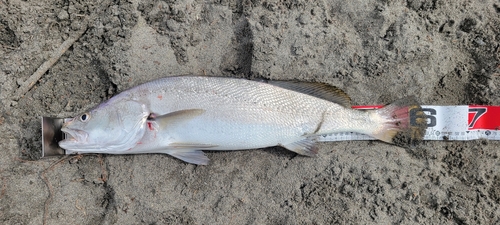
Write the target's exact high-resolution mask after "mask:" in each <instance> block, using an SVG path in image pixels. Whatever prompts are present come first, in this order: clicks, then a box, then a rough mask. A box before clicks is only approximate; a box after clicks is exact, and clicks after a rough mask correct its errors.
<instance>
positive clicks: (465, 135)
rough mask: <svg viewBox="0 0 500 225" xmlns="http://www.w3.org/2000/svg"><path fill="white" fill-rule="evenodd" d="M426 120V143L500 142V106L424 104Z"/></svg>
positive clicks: (347, 136) (351, 136)
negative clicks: (452, 141)
mask: <svg viewBox="0 0 500 225" xmlns="http://www.w3.org/2000/svg"><path fill="white" fill-rule="evenodd" d="M380 107H381V106H356V107H353V108H357V109H375V108H380ZM422 110H423V111H424V112H425V114H426V117H427V130H426V132H425V136H424V140H460V141H467V140H476V139H488V140H500V131H499V129H500V106H484V105H460V106H435V105H423V106H422ZM347 140H374V138H372V137H370V136H368V135H364V134H358V133H354V132H342V133H334V134H330V135H324V136H322V137H320V138H319V141H347Z"/></svg>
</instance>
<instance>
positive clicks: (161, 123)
mask: <svg viewBox="0 0 500 225" xmlns="http://www.w3.org/2000/svg"><path fill="white" fill-rule="evenodd" d="M204 112H205V110H204V109H184V110H179V111H175V112H171V113H167V114H165V115H160V116H158V115H156V114H154V113H152V114H151V115H150V116H149V118H148V119H149V120H152V121H155V122H156V123H157V124H158V127H159V128H160V129H162V128H166V127H169V126H176V125H179V124H182V123H185V122H188V121H190V120H191V119H193V118H195V117H197V116H200V115H201V114H203V113H204Z"/></svg>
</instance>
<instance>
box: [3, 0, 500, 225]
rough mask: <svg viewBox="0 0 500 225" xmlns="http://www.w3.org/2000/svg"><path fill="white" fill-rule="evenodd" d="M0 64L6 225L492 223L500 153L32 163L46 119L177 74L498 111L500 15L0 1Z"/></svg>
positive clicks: (437, 2) (303, 5)
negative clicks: (299, 84) (27, 85)
mask: <svg viewBox="0 0 500 225" xmlns="http://www.w3.org/2000/svg"><path fill="white" fill-rule="evenodd" d="M86 19H88V20H89V21H90V22H89V23H88V24H86V22H85V21H86ZM85 26H87V29H86V31H85V33H84V34H83V35H82V36H81V37H80V38H79V39H78V40H77V41H76V42H75V43H74V44H73V45H72V47H71V48H69V50H68V51H66V52H65V54H64V55H63V56H62V57H61V58H60V59H59V60H58V61H57V62H56V63H55V64H54V65H53V66H52V67H51V68H50V69H49V71H47V72H46V73H45V74H44V75H43V77H42V78H41V79H40V80H39V81H38V82H37V83H36V84H35V85H34V87H33V88H32V89H31V90H30V91H29V92H28V93H26V95H24V96H23V97H22V98H20V99H19V100H15V99H14V97H15V96H14V93H15V92H16V90H17V89H18V88H19V87H20V85H22V84H23V82H24V81H25V80H27V79H28V78H29V77H30V76H31V74H33V73H34V72H35V70H36V69H37V68H38V67H39V66H40V65H41V64H42V63H43V62H44V61H45V60H47V59H48V58H49V57H50V55H51V54H52V52H53V51H54V50H55V49H57V48H58V47H59V46H60V45H61V44H62V43H63V42H64V41H65V40H66V39H68V38H69V37H72V36H73V35H75V34H76V33H78V31H79V30H80V29H84V28H85ZM0 58H1V59H0V84H1V87H0V101H1V104H2V106H3V107H1V108H0V149H1V151H0V223H1V224H42V223H46V224H334V223H339V224H416V223H418V224H498V223H500V163H499V159H498V157H499V154H500V150H499V149H500V143H499V142H497V141H487V140H478V141H469V142H458V141H456V142H454V141H451V142H447V141H425V142H423V143H419V144H417V145H415V146H409V147H406V148H402V147H397V146H394V145H389V144H386V143H382V142H379V141H346V142H336V143H321V144H320V145H319V146H320V151H319V154H318V156H317V157H302V156H298V155H296V154H295V153H292V152H289V151H286V150H284V149H282V148H278V147H276V148H267V149H259V150H251V151H238V152H209V153H207V155H208V157H209V158H210V159H211V161H210V164H209V165H208V166H195V165H190V164H186V163H183V162H181V161H179V160H177V159H174V158H172V157H170V156H167V155H158V154H150V155H115V156H111V155H84V156H83V157H69V158H64V159H62V160H60V158H57V157H56V158H42V159H39V157H40V150H41V140H40V138H41V132H40V129H41V127H40V119H39V118H40V117H41V116H53V117H70V116H75V115H77V114H78V113H81V112H84V111H85V110H87V109H89V108H91V107H94V106H96V105H97V104H99V103H100V102H102V101H104V100H106V99H109V98H110V97H112V96H113V95H114V94H116V93H119V92H120V91H123V90H125V89H127V88H130V87H133V86H135V85H137V84H140V83H143V82H146V81H149V80H153V79H155V78H159V77H165V76H174V75H182V74H195V75H216V76H228V77H242V78H259V79H260V78H263V79H274V80H300V81H315V82H324V83H328V84H331V85H335V86H337V87H339V88H341V89H343V90H345V91H346V92H347V93H348V94H349V95H350V96H351V98H352V100H353V103H354V104H357V105H363V104H385V103H390V102H392V101H394V100H396V99H398V98H401V97H405V96H410V95H413V96H416V97H417V99H419V101H420V102H421V103H422V104H426V105H462V104H493V105H499V104H500V91H499V89H498V87H500V1H498V0H484V1H466V0H459V1H456V0H433V1H423V0H405V1H403V0H399V1H388V0H378V1H375V0H367V1H365V0H354V1H340V0H332V1H304V0H292V1H275V0H270V1H260V0H252V1H226V0H224V1H193V0H179V1H174V0H165V1H160V0H144V1H139V0H131V1H111V0H104V1H81V2H80V1H47V0H41V1H21V0H12V1H1V2H0Z"/></svg>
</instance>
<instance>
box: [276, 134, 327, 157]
mask: <svg viewBox="0 0 500 225" xmlns="http://www.w3.org/2000/svg"><path fill="white" fill-rule="evenodd" d="M280 146H282V147H284V148H286V149H288V150H290V151H292V152H295V153H297V154H300V155H306V156H315V155H316V154H317V153H318V147H317V146H316V141H315V140H314V139H311V138H306V139H303V140H300V141H297V142H292V143H288V144H281V145H280Z"/></svg>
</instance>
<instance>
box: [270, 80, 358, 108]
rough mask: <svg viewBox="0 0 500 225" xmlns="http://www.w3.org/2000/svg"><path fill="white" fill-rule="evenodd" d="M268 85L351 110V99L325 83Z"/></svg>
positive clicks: (289, 82) (278, 82)
mask: <svg viewBox="0 0 500 225" xmlns="http://www.w3.org/2000/svg"><path fill="white" fill-rule="evenodd" d="M266 82H267V83H268V84H271V85H274V86H277V87H280V88H284V89H288V90H291V91H296V92H300V93H302V94H307V95H311V96H314V97H316V98H321V99H323V100H327V101H330V102H334V103H337V104H339V105H342V106H344V107H346V108H351V98H350V97H349V96H348V95H347V94H346V93H345V92H344V91H342V90H340V89H339V88H337V87H335V86H332V85H329V84H323V83H313V82H300V81H273V80H270V81H266Z"/></svg>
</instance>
